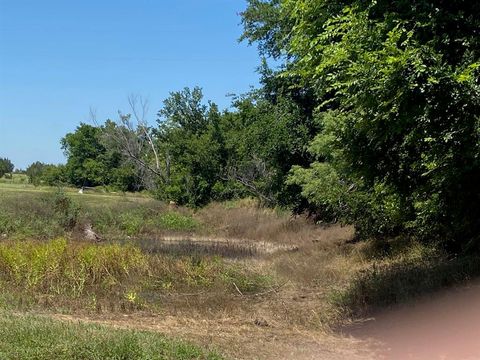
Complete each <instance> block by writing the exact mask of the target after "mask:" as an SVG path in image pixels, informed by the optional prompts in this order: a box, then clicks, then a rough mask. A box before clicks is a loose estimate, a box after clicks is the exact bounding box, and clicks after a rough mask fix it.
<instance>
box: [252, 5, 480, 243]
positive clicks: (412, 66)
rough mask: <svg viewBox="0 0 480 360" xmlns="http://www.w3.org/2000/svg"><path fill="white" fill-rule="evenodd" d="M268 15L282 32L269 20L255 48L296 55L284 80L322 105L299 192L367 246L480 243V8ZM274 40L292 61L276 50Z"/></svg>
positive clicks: (293, 8)
mask: <svg viewBox="0 0 480 360" xmlns="http://www.w3.org/2000/svg"><path fill="white" fill-rule="evenodd" d="M262 3H266V4H268V6H269V7H270V8H272V7H273V8H274V9H275V16H276V17H278V18H279V19H280V20H278V21H275V22H272V21H271V16H272V13H271V12H267V11H266V12H265V13H263V14H260V15H259V14H258V13H257V18H256V21H255V22H250V23H249V25H250V28H249V27H246V31H245V36H246V37H248V39H250V40H252V41H258V42H259V43H260V44H261V47H262V48H263V49H267V50H269V52H270V55H272V56H276V55H277V54H278V53H279V52H281V53H283V54H286V58H287V65H286V66H285V68H284V72H283V75H282V76H290V77H291V76H294V77H298V78H299V79H300V82H299V84H298V86H305V84H307V85H308V86H309V87H312V88H313V89H314V91H315V95H316V109H315V119H316V121H317V123H318V124H319V127H320V131H319V133H318V135H317V137H316V139H315V140H314V141H313V142H312V143H311V145H310V147H309V150H310V153H311V154H312V156H313V157H314V158H315V162H313V163H312V165H311V166H310V167H302V168H300V167H295V168H294V169H293V171H292V175H291V179H290V183H292V184H297V185H300V186H301V187H302V190H303V195H304V197H305V198H306V199H307V200H308V201H309V202H310V203H313V204H314V205H315V206H317V207H318V208H320V209H323V210H325V211H328V212H329V213H334V214H335V215H337V216H338V217H340V218H343V219H345V220H346V221H350V222H354V223H355V224H356V225H357V229H358V230H359V233H360V234H363V235H364V236H370V235H374V236H389V235H394V234H397V233H399V232H410V233H412V234H413V235H415V236H418V237H420V238H422V239H440V240H447V239H448V240H449V241H450V243H451V244H455V248H457V249H458V248H459V247H463V248H468V247H470V246H471V245H472V244H474V243H476V242H477V240H478V239H479V237H478V235H477V234H478V233H479V230H480V207H479V206H478V203H479V200H480V191H479V188H478V185H477V184H479V183H480V163H479V158H480V150H479V145H480V138H479V135H480V132H479V129H480V126H479V114H480V83H479V75H480V74H479V70H480V61H479V55H480V36H479V32H478V29H479V28H480V16H479V15H480V3H478V2H476V1H468V0H463V1H455V2H444V1H439V0H438V1H437V0H423V1H415V2H406V1H386V0H383V1H379V0H376V1H373V0H372V1H360V0H349V1H335V2H331V1H326V0H308V1H307V0H283V1H274V0H272V1H265V2H262ZM265 6H267V5H262V7H265ZM250 8H251V9H254V8H257V9H259V2H258V1H251V2H250ZM245 14H249V12H248V11H247V12H246V13H245ZM282 24H290V25H292V26H291V31H289V32H288V34H285V32H284V26H283V25H282ZM252 29H253V30H252ZM272 39H276V40H275V41H274V44H275V46H276V47H279V48H280V50H279V49H275V48H274V50H270V49H271V47H269V45H268V44H270V43H271V40H272ZM333 185H335V186H333Z"/></svg>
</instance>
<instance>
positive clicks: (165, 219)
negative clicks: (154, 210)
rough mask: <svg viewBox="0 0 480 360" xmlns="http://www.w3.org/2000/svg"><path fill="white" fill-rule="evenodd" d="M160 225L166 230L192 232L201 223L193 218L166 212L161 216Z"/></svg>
mask: <svg viewBox="0 0 480 360" xmlns="http://www.w3.org/2000/svg"><path fill="white" fill-rule="evenodd" d="M158 225H159V226H160V227H161V228H163V229H165V230H178V231H182V230H183V231H192V230H195V229H196V228H197V227H198V226H199V223H198V221H196V220H195V219H193V218H192V217H191V216H187V215H183V214H181V213H178V212H166V213H163V214H161V215H160V217H159V219H158Z"/></svg>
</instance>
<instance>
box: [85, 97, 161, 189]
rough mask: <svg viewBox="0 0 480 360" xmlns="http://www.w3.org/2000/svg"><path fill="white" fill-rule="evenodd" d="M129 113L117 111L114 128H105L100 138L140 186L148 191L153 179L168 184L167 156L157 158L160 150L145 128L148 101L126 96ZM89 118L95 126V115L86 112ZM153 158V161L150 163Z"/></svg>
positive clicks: (94, 113) (148, 129)
mask: <svg viewBox="0 0 480 360" xmlns="http://www.w3.org/2000/svg"><path fill="white" fill-rule="evenodd" d="M128 104H129V106H130V113H127V114H124V113H123V112H121V111H118V119H117V120H115V121H111V122H112V123H114V126H105V128H104V129H105V131H104V138H105V143H106V145H107V146H109V147H114V148H115V149H116V150H117V151H119V152H120V154H122V156H123V157H124V158H125V159H126V160H127V161H129V162H130V163H132V164H133V165H134V167H135V169H136V173H137V175H138V176H139V178H140V179H141V180H142V182H143V185H144V186H145V187H147V188H152V187H153V186H154V183H155V178H160V179H161V180H162V181H166V182H168V179H169V177H170V156H169V154H168V152H167V151H165V152H164V154H163V160H164V164H163V166H162V161H161V157H160V148H159V144H158V142H156V141H155V140H156V139H155V138H154V136H153V133H152V129H151V127H150V126H149V125H148V122H147V116H148V110H149V104H148V100H146V99H144V98H142V97H140V96H138V95H130V96H128ZM90 118H91V119H92V121H93V122H94V123H95V124H96V125H97V126H98V122H97V120H96V112H95V110H93V109H90ZM152 159H153V160H152Z"/></svg>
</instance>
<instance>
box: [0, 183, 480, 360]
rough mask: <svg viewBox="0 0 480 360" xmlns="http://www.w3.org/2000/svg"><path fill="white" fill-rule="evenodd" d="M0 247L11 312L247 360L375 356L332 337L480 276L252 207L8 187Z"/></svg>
mask: <svg viewBox="0 0 480 360" xmlns="http://www.w3.org/2000/svg"><path fill="white" fill-rule="evenodd" d="M92 234H94V235H92ZM0 236H1V240H0V283H1V286H2V289H4V291H3V292H2V294H1V295H0V307H1V308H3V309H4V310H3V311H4V313H3V314H9V313H10V314H11V313H12V312H13V313H18V312H26V311H28V312H34V313H37V314H43V315H46V316H48V317H54V318H56V319H57V320H62V321H71V320H75V321H76V320H82V321H85V322H90V323H100V324H104V325H114V326H117V327H121V328H127V329H137V330H149V331H154V332H160V333H162V334H167V335H168V336H173V337H176V338H181V339H185V340H188V341H193V342H194V343H196V344H198V345H201V346H203V347H207V348H212V347H213V348H214V349H218V351H220V353H222V354H223V355H224V356H226V357H227V358H238V359H270V358H282V357H281V356H283V358H285V359H310V358H312V359H313V358H317V356H318V354H322V356H323V358H327V359H337V358H338V359H342V358H345V357H348V358H352V359H355V358H359V359H360V358H364V357H365V356H366V357H367V358H368V354H366V353H365V351H364V350H362V349H363V348H364V347H365V346H364V345H362V343H361V342H360V341H356V340H353V339H346V338H341V337H338V336H335V335H334V334H333V333H332V328H334V327H336V326H338V325H339V324H345V323H349V322H351V321H355V320H357V319H360V318H362V316H363V315H365V314H367V313H368V311H370V310H371V309H372V308H375V307H377V306H385V305H389V304H394V303H398V302H402V301H404V300H406V299H409V298H411V297H414V296H417V295H418V294H421V293H422V292H425V291H427V292H428V291H433V290H435V289H438V288H441V287H443V286H445V285H449V284H453V283H458V282H461V281H464V280H467V279H469V278H470V277H471V276H473V275H475V274H478V273H480V269H479V267H478V265H477V264H478V262H477V261H476V260H475V259H470V260H469V259H466V260H462V261H460V262H459V261H457V262H455V261H449V262H447V261H445V257H444V255H443V253H442V252H441V251H440V250H438V249H436V248H435V247H433V246H425V245H421V244H415V243H413V244H412V243H411V242H407V241H402V240H401V239H396V241H392V242H385V243H382V244H381V245H380V244H377V243H375V242H361V243H356V242H353V241H351V240H352V236H353V229H352V228H350V227H342V226H340V225H332V226H322V225H316V224H313V223H312V222H311V221H310V220H308V219H306V218H304V217H292V216H290V215H289V214H288V213H287V212H285V211H282V210H275V209H264V208H259V207H257V205H256V203H255V202H254V201H253V200H248V199H247V200H241V201H236V202H228V203H214V204H211V205H209V206H207V207H205V208H202V209H199V210H192V209H187V208H181V207H176V206H167V205H165V204H164V203H162V202H158V201H156V200H153V199H151V198H148V197H145V196H131V195H122V194H97V193H88V192H87V193H86V194H83V195H81V194H78V192H76V191H75V190H68V189H67V190H59V189H51V188H41V189H38V188H31V187H29V186H23V185H18V184H1V185H0ZM5 311H6V312H5ZM5 316H6V319H7V320H6V321H7V322H8V321H9V320H8V319H11V316H12V315H4V317H5ZM28 321H33V323H37V322H38V321H37V320H35V319H34V320H28ZM52 326H53V327H54V328H55V327H57V326H60V325H55V324H53V323H52ZM62 326H63V325H62ZM65 326H67V325H65ZM72 326H74V329H73V330H68V331H69V332H70V331H72V332H76V331H79V332H80V333H81V334H82V333H85V331H87V330H85V328H82V327H75V326H77V325H72ZM12 331H13V330H12ZM15 331H16V330H15ZM48 331H49V333H54V331H57V330H52V332H50V330H48ZM62 331H63V330H62ZM65 331H67V330H65ZM88 331H89V330H88ZM95 331H96V330H95ZM72 332H70V334H71V333H72ZM118 336H119V338H123V337H124V335H123V333H122V334H120V333H119V335H118ZM139 336H140V337H141V336H143V335H139ZM148 336H150V335H148ZM152 336H153V335H152ZM127 337H128V336H127ZM80 338H81V336H80ZM135 341H137V340H135ZM138 341H140V342H141V340H138ZM136 343H137V342H136ZM64 345H65V344H64ZM62 346H63V345H62ZM68 346H70V345H68ZM72 346H73V344H72ZM92 346H97V345H92ZM99 351H100V350H99ZM105 351H107V350H105ZM145 351H147V352H146V354H148V351H149V350H148V349H147V350H145ZM172 356H173V357H172V358H175V356H176V355H172ZM39 358H41V357H39ZM139 358H141V357H139ZM167 358H168V357H167ZM187 358H188V357H187Z"/></svg>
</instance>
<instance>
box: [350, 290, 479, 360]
mask: <svg viewBox="0 0 480 360" xmlns="http://www.w3.org/2000/svg"><path fill="white" fill-rule="evenodd" d="M345 332H346V333H347V334H349V335H350V336H351V337H352V339H353V338H355V339H359V340H369V341H370V348H371V349H372V350H374V351H375V354H376V355H375V356H373V355H372V356H373V358H375V359H389V360H390V359H392V360H397V359H398V360H400V359H402V360H404V359H418V360H420V359H421V360H424V359H431V360H436V359H441V360H459V359H465V360H467V359H469V360H472V359H480V338H479V335H480V281H476V282H473V283H472V284H470V285H468V286H464V287H461V288H456V289H452V290H447V291H444V292H442V293H439V294H433V295H431V296H429V297H425V298H423V299H422V300H420V301H417V302H416V303H412V304H408V305H403V306H401V307H398V308H395V309H391V310H385V311H383V312H380V313H378V314H376V315H375V316H373V317H372V319H370V320H368V321H366V322H364V323H363V324H359V325H357V326H355V327H353V328H349V329H346V330H345Z"/></svg>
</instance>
